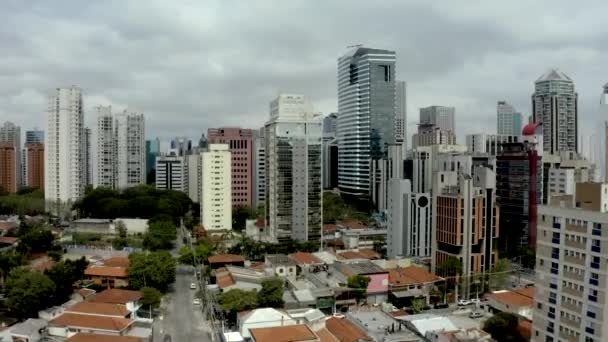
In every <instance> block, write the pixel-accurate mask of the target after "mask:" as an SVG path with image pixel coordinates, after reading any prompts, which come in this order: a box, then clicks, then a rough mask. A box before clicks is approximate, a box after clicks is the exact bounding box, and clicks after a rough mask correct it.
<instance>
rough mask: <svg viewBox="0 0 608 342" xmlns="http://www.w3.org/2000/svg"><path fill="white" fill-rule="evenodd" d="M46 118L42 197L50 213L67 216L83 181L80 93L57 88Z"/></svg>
mask: <svg viewBox="0 0 608 342" xmlns="http://www.w3.org/2000/svg"><path fill="white" fill-rule="evenodd" d="M46 116H47V117H46V124H47V128H46V130H45V132H46V142H45V149H44V160H45V163H44V197H45V200H46V201H47V210H48V211H49V212H53V213H55V214H66V213H67V212H69V210H71V206H72V204H73V203H74V202H75V201H76V200H78V199H79V198H80V197H81V196H82V195H83V192H84V182H83V180H84V179H85V178H86V176H83V173H85V171H86V170H83V164H86V162H84V163H83V160H85V161H86V159H84V158H85V157H86V155H85V153H84V151H83V135H84V127H83V121H84V115H83V108H82V91H81V89H80V88H77V87H71V88H57V90H56V93H55V95H52V96H50V97H49V101H48V107H47V115H46ZM85 174H86V173H85Z"/></svg>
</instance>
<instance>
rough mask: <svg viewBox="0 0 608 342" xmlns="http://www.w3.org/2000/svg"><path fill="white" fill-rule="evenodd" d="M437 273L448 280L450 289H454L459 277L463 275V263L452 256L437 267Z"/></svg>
mask: <svg viewBox="0 0 608 342" xmlns="http://www.w3.org/2000/svg"><path fill="white" fill-rule="evenodd" d="M435 273H437V274H438V275H441V276H442V277H446V278H448V284H450V287H454V286H455V285H456V278H457V276H458V275H460V274H462V262H461V261H460V259H458V258H456V257H453V256H450V257H448V258H447V259H446V260H445V261H444V262H442V263H441V264H440V265H438V266H437V267H436V269H435Z"/></svg>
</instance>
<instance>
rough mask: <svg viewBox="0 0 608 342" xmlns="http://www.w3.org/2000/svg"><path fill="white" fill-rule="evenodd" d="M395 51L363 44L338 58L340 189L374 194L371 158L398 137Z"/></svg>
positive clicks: (381, 153)
mask: <svg viewBox="0 0 608 342" xmlns="http://www.w3.org/2000/svg"><path fill="white" fill-rule="evenodd" d="M395 59H396V57H395V52H394V51H389V50H380V49H372V48H366V47H358V48H354V49H352V50H350V51H349V52H348V53H346V54H345V55H344V56H342V57H340V58H339V59H338V187H339V189H340V192H342V193H343V194H346V195H352V196H356V197H360V198H368V197H369V195H370V191H371V186H370V159H372V160H377V159H382V158H383V157H384V156H386V153H387V150H386V147H385V146H386V144H392V143H394V142H395V141H394V140H395V120H396V110H395V107H396V101H395V96H396V91H395Z"/></svg>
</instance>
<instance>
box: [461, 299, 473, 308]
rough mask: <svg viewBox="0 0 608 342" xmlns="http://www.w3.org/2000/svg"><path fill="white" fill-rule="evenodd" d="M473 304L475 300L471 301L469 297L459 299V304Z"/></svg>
mask: <svg viewBox="0 0 608 342" xmlns="http://www.w3.org/2000/svg"><path fill="white" fill-rule="evenodd" d="M471 304H473V302H471V301H470V300H468V299H460V300H458V306H467V305H471Z"/></svg>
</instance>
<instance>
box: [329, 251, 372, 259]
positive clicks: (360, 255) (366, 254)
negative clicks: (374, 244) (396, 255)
mask: <svg viewBox="0 0 608 342" xmlns="http://www.w3.org/2000/svg"><path fill="white" fill-rule="evenodd" d="M338 257H340V258H342V259H367V260H375V259H380V254H378V253H377V252H376V251H374V250H373V249H360V250H358V251H350V250H349V251H344V252H340V253H338Z"/></svg>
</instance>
